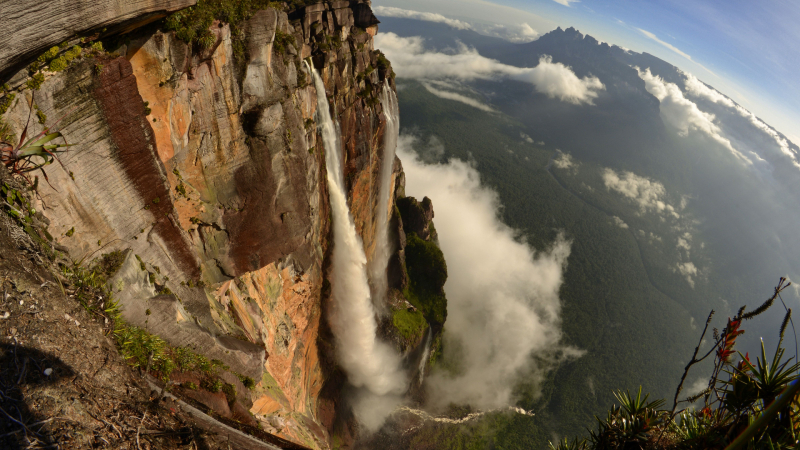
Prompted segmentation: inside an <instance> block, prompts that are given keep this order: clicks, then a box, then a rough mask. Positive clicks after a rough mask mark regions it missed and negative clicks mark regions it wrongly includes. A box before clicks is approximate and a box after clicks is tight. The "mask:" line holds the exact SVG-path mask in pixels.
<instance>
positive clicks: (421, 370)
mask: <svg viewBox="0 0 800 450" xmlns="http://www.w3.org/2000/svg"><path fill="white" fill-rule="evenodd" d="M425 334H427V335H428V337H427V338H425V351H424V352H422V358H420V360H419V368H418V370H419V384H420V385H422V382H423V381H424V380H425V365H427V364H428V358H430V356H431V338H432V337H433V330H432V329H431V327H428V331H427V332H426V333H425Z"/></svg>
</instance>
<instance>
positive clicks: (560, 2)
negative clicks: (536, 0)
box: [553, 0, 580, 6]
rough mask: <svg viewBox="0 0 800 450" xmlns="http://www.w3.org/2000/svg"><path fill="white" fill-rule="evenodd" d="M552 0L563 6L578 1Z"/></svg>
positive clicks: (578, 1) (577, 1)
mask: <svg viewBox="0 0 800 450" xmlns="http://www.w3.org/2000/svg"><path fill="white" fill-rule="evenodd" d="M553 1H554V2H556V3H558V4H560V5H564V6H570V4H571V3H580V0H553Z"/></svg>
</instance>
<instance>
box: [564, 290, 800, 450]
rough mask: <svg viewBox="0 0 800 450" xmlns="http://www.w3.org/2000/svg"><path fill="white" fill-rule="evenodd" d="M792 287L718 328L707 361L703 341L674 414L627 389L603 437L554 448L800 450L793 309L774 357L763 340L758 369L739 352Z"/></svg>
mask: <svg viewBox="0 0 800 450" xmlns="http://www.w3.org/2000/svg"><path fill="white" fill-rule="evenodd" d="M789 285H790V283H789V282H788V281H787V280H786V279H785V278H781V279H780V281H779V283H778V286H777V287H776V288H775V292H774V294H773V296H772V297H771V298H769V299H767V301H766V302H764V304H762V305H761V306H760V307H758V308H757V309H755V310H753V311H751V312H745V307H742V308H741V309H739V311H738V313H737V314H736V316H735V317H734V318H732V319H731V318H729V319H728V321H727V326H726V327H725V328H723V330H722V331H721V332H718V331H717V330H716V329H714V344H713V345H712V346H711V348H710V349H709V350H708V351H707V352H706V353H705V354H704V355H703V356H700V357H698V353H699V350H700V343H698V345H697V347H696V348H695V350H694V354H693V355H692V358H691V360H690V361H689V363H688V364H687V365H686V368H685V370H684V374H683V377H682V378H681V381H680V384H679V385H678V389H677V391H676V392H675V400H674V403H673V407H672V410H671V411H666V410H659V409H658V408H659V407H660V406H662V405H663V403H664V401H663V400H657V401H654V402H649V403H648V402H647V396H645V397H644V398H642V396H641V388H639V392H638V393H637V395H636V397H635V398H634V397H633V396H631V395H630V393H628V392H625V393H623V392H621V391H619V392H616V393H615V394H614V395H615V396H616V398H617V400H618V401H619V403H620V405H621V406H614V407H612V409H611V411H610V412H609V413H608V417H607V418H606V420H601V419H599V418H598V419H597V421H598V428H597V431H589V433H590V438H589V439H588V440H586V439H584V440H583V441H577V440H575V441H573V442H572V443H570V442H568V441H567V440H564V441H563V442H561V443H559V444H558V445H557V446H556V445H553V444H552V443H551V444H550V448H551V449H552V450H568V449H582V450H588V449H720V450H721V449H726V450H738V449H745V448H746V449H762V448H763V449H787V450H788V449H798V450H800V378H799V377H798V372H799V371H800V363H797V362H794V363H792V360H793V359H794V357H792V358H788V359H787V358H784V356H785V349H784V348H783V347H782V346H781V345H782V343H783V337H784V333H785V332H786V329H787V326H788V325H789V324H790V323H791V314H792V310H791V309H789V308H786V315H785V316H784V319H783V322H782V324H781V327H780V340H779V342H778V346H777V349H776V350H775V353H774V355H773V356H772V358H771V359H770V358H769V357H768V356H767V351H766V349H765V348H764V343H763V341H762V343H761V355H760V357H757V358H756V361H755V363H753V362H752V361H751V360H750V355H749V354H745V355H742V354H741V353H740V352H738V351H736V349H735V344H736V339H737V338H738V336H740V335H741V334H742V333H744V331H743V330H742V324H743V323H744V322H745V321H746V320H749V319H752V318H753V317H755V316H757V315H759V314H761V313H763V312H764V311H766V310H767V309H769V308H770V307H771V306H772V305H773V304H774V303H775V301H776V300H777V299H781V297H780V294H781V292H782V291H783V290H784V289H786V288H787V287H789ZM781 302H783V300H782V299H781ZM784 307H785V304H784ZM713 315H714V311H712V312H711V314H709V316H708V320H707V321H706V325H705V328H704V329H703V333H702V335H701V337H700V342H701V343H702V341H703V338H704V337H705V335H706V332H707V331H708V328H709V324H710V323H711V319H712V317H713ZM735 355H738V356H739V357H741V360H740V361H738V362H737V363H734V362H733V361H732V359H733V358H734V356H735ZM712 356H713V358H714V368H713V370H712V373H711V377H710V379H709V383H708V387H707V388H706V389H705V390H704V391H702V392H700V393H699V394H697V395H695V396H693V397H689V398H687V399H685V400H681V401H678V398H679V395H680V392H681V389H682V386H683V382H684V381H685V380H686V376H687V374H688V372H689V369H690V368H691V367H692V366H694V365H696V364H698V363H700V362H701V361H703V360H705V359H706V358H709V357H712ZM701 399H702V406H701V407H700V410H699V411H698V410H694V409H690V408H686V409H682V410H680V411H677V409H678V405H679V404H681V403H688V404H690V405H691V404H693V403H695V402H697V401H699V400H701ZM676 411H677V412H676Z"/></svg>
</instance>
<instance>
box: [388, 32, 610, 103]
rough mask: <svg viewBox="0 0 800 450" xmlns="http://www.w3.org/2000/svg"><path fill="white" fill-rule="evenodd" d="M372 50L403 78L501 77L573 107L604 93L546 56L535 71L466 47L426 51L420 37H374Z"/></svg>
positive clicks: (593, 80) (593, 79)
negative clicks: (451, 52)
mask: <svg viewBox="0 0 800 450" xmlns="http://www.w3.org/2000/svg"><path fill="white" fill-rule="evenodd" d="M375 46H376V47H377V48H379V49H381V51H383V52H384V54H386V57H387V58H389V59H390V60H391V61H392V66H393V68H394V70H395V72H396V73H397V75H398V76H400V77H403V78H416V79H441V78H451V79H457V80H460V81H471V80H476V79H496V78H497V77H504V78H509V79H513V80H518V81H523V82H526V83H530V84H532V85H533V86H534V88H535V89H536V91H537V92H540V93H542V94H545V95H547V96H548V97H551V98H558V99H560V100H562V101H564V102H568V103H573V104H593V101H594V99H595V98H597V96H598V91H601V90H604V89H605V86H604V85H603V83H601V82H600V80H599V79H598V78H597V77H584V78H578V76H577V75H575V72H573V71H572V69H571V68H569V67H567V66H565V65H564V64H561V63H554V62H553V59H552V58H551V57H550V56H542V57H541V59H540V60H539V65H537V66H536V67H532V68H520V67H514V66H509V65H507V64H503V63H501V62H499V61H495V60H493V59H489V58H486V57H484V56H481V55H480V54H479V53H478V52H477V51H476V50H475V49H471V48H468V47H466V46H461V47H460V48H459V49H458V50H457V51H456V52H455V53H453V54H447V53H441V52H436V51H427V50H426V49H425V46H424V40H423V39H422V38H421V37H400V36H398V35H396V34H394V33H384V34H378V35H377V36H375Z"/></svg>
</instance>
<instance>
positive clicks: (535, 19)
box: [373, 0, 800, 145]
mask: <svg viewBox="0 0 800 450" xmlns="http://www.w3.org/2000/svg"><path fill="white" fill-rule="evenodd" d="M373 6H393V7H397V8H403V9H409V10H415V11H423V12H433V13H438V14H442V15H444V16H446V17H448V18H453V19H458V20H462V21H465V22H470V23H483V24H488V23H497V24H503V25H520V24H522V23H526V24H528V25H530V26H531V27H532V28H533V29H534V30H536V31H537V32H538V33H540V34H544V33H546V32H548V31H550V30H553V29H555V28H556V27H558V26H560V27H562V28H567V27H570V26H574V27H575V28H577V29H578V30H580V31H581V32H583V33H585V34H590V35H592V36H594V37H595V38H597V39H599V40H601V41H605V42H608V43H610V44H616V45H620V46H622V47H626V48H629V49H631V50H633V51H637V52H648V53H651V54H653V55H656V56H658V57H659V58H661V59H663V60H665V61H668V62H670V63H671V64H673V65H675V66H677V67H679V68H681V69H682V70H684V71H686V72H690V73H692V74H694V75H695V76H697V77H698V78H700V79H701V80H703V81H704V82H706V83H708V84H710V85H711V86H714V87H715V88H716V89H717V90H719V91H720V92H722V93H724V94H726V95H728V96H729V97H731V98H733V99H734V100H735V101H736V102H738V103H740V104H741V105H743V106H744V107H746V108H747V109H749V110H751V111H752V112H753V113H755V114H756V115H757V116H759V117H760V118H761V119H763V120H764V121H765V122H767V123H768V124H770V125H772V126H773V127H775V128H776V129H777V130H778V131H780V132H781V133H783V134H785V135H786V136H787V137H789V138H790V139H791V140H792V141H793V142H794V143H795V144H798V145H800V4H798V3H796V2H792V1H785V0H760V1H758V2H753V1H741V0H729V1H702V0H695V1H689V0H660V1H651V0H613V1H612V0H583V1H580V2H578V1H574V0H496V1H493V2H489V1H486V0H433V1H431V0H373Z"/></svg>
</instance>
